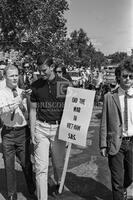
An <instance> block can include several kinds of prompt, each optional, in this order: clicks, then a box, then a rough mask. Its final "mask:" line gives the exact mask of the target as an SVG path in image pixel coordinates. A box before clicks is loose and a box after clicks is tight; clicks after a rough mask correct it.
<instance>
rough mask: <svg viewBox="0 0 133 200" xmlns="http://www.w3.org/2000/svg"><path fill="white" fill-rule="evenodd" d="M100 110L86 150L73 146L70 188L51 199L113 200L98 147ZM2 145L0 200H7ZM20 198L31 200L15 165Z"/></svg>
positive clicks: (130, 192)
mask: <svg viewBox="0 0 133 200" xmlns="http://www.w3.org/2000/svg"><path fill="white" fill-rule="evenodd" d="M100 114H101V108H100V107H95V108H94V110H93V115H92V119H91V123H90V127H89V132H88V136H87V147H86V148H84V149H83V148H81V147H77V146H76V145H73V146H72V150H71V156H70V160H69V166H68V171H67V175H66V181H65V185H66V187H67V188H68V190H66V191H65V192H64V193H63V194H61V195H58V196H56V197H52V196H51V195H49V200H54V199H56V200H111V199H112V198H111V184H110V173H109V169H108V165H107V159H106V158H102V157H101V156H100V154H99V148H98V139H99V135H98V131H99V122H100ZM1 152H2V150H1V145H0V180H1V181H0V182H1V183H0V200H5V197H6V192H5V191H6V189H5V188H6V183H5V174H4V164H3V159H2V153H1ZM16 175H17V186H18V197H19V198H18V199H19V200H31V198H30V197H28V192H27V188H26V184H25V180H24V176H23V173H22V171H21V167H20V166H19V164H17V163H16ZM128 196H130V200H131V199H133V198H131V196H132V197H133V185H132V186H131V187H130V188H129V189H128Z"/></svg>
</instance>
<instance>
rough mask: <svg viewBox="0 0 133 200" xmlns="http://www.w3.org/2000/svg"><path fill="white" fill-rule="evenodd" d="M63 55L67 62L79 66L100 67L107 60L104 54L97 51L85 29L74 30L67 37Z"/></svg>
mask: <svg viewBox="0 0 133 200" xmlns="http://www.w3.org/2000/svg"><path fill="white" fill-rule="evenodd" d="M61 56H62V57H63V58H64V61H65V64H67V65H68V64H69V65H75V64H76V65H77V66H78V67H81V66H84V67H86V68H87V67H91V68H92V69H93V68H95V67H98V68H100V67H101V65H102V64H103V63H104V62H105V60H106V58H105V56H104V54H103V53H102V52H100V51H97V50H96V49H95V47H94V45H93V44H92V42H91V40H90V39H89V38H88V36H87V34H86V33H85V32H84V30H83V29H79V30H78V31H76V30H75V31H73V32H72V33H71V34H70V37H69V38H67V39H66V41H65V43H64V46H63V49H62V54H61Z"/></svg>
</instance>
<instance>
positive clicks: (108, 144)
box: [100, 57, 133, 200]
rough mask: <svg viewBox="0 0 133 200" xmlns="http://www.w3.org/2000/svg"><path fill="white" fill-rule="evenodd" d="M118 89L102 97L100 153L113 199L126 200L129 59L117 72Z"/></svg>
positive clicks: (130, 159)
mask: <svg viewBox="0 0 133 200" xmlns="http://www.w3.org/2000/svg"><path fill="white" fill-rule="evenodd" d="M117 79H118V80H119V87H118V88H116V90H113V91H112V92H109V93H107V94H106V95H105V96H104V104H103V112H102V119H101V127H100V152H101V155H102V156H104V157H106V156H107V157H108V164H109V168H110V171H111V181H112V193H113V200H126V199H127V188H128V187H129V186H130V185H131V183H132V181H133V60H132V58H131V57H128V58H126V59H125V60H124V61H122V62H121V63H120V65H119V68H118V70H117Z"/></svg>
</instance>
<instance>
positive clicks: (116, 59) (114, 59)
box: [107, 52, 127, 65]
mask: <svg viewBox="0 0 133 200" xmlns="http://www.w3.org/2000/svg"><path fill="white" fill-rule="evenodd" d="M126 57H127V53H126V52H115V53H113V54H110V55H108V56H107V58H108V59H111V62H110V64H112V65H113V64H118V63H120V62H121V61H122V60H123V59H124V58H126Z"/></svg>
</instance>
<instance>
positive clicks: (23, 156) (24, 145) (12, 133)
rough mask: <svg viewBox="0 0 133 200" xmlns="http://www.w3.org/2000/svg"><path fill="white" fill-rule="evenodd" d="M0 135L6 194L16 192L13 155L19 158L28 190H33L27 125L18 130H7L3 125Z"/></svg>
mask: <svg viewBox="0 0 133 200" xmlns="http://www.w3.org/2000/svg"><path fill="white" fill-rule="evenodd" d="M1 135H2V147H3V156H4V163H5V170H6V181H7V192H8V196H10V195H12V194H14V193H16V192H17V191H16V173H15V155H16V156H17V157H18V158H19V160H20V164H21V166H22V169H23V172H24V175H25V179H26V182H27V187H28V189H29V191H30V192H32V191H33V192H34V190H35V186H34V182H33V173H32V163H31V161H30V152H29V147H30V130H29V128H28V126H26V127H23V128H22V129H19V130H8V129H6V127H3V129H2V132H1Z"/></svg>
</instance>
